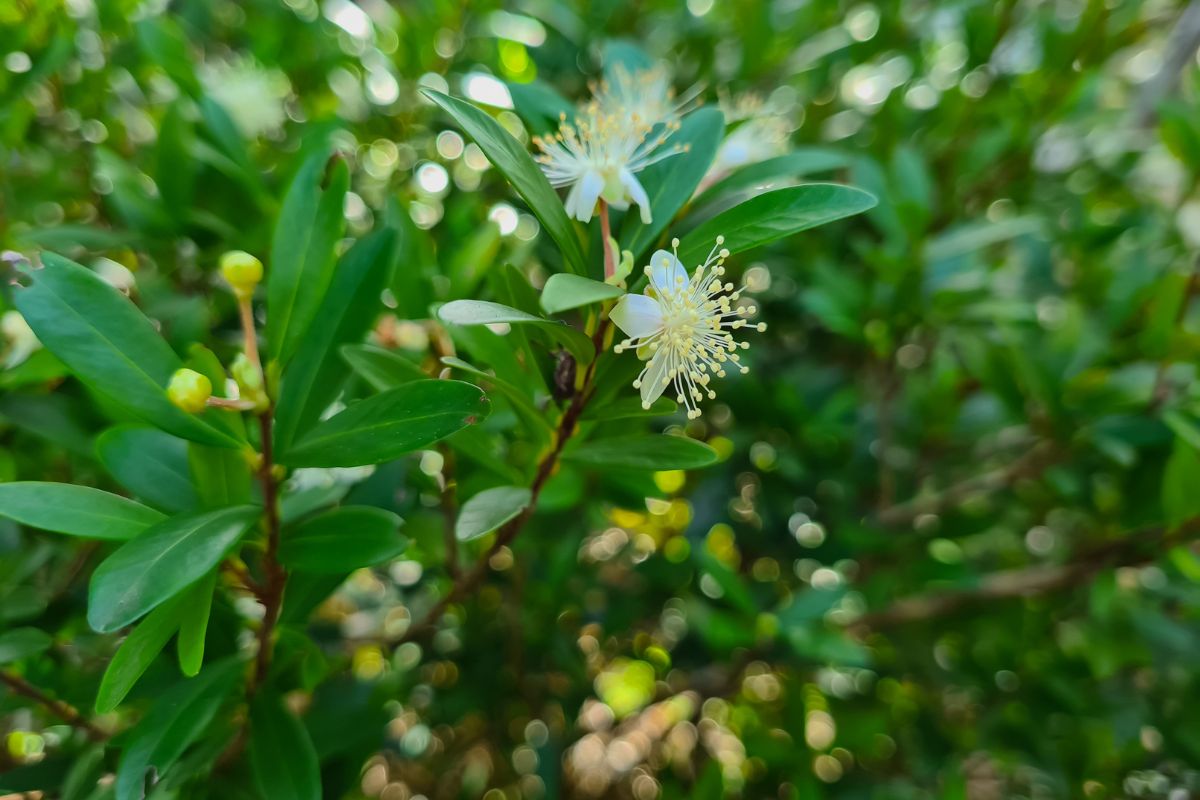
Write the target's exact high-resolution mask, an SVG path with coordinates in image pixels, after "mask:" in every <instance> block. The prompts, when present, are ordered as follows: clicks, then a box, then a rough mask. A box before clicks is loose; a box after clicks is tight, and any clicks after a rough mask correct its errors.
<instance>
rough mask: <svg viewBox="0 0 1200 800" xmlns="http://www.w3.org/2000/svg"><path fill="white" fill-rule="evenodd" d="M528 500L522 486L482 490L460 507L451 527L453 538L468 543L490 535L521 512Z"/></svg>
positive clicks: (528, 495) (529, 496)
mask: <svg viewBox="0 0 1200 800" xmlns="http://www.w3.org/2000/svg"><path fill="white" fill-rule="evenodd" d="M531 499H532V495H531V494H530V491H529V490H528V489H526V488H525V487H523V486H497V487H495V488H494V489H485V490H483V491H482V492H480V493H479V494H477V495H475V496H474V497H472V498H471V499H470V500H468V501H467V502H466V503H464V504H463V507H462V509H461V510H460V511H459V512H458V520H456V521H455V523H454V535H455V536H456V537H457V538H458V540H459V541H460V542H469V541H471V540H472V539H478V538H479V537H480V536H483V535H484V534H485V533H491V532H492V531H494V530H496V529H497V528H499V527H500V526H501V525H503V524H504V523H506V522H508V521H509V520H510V519H513V518H514V517H516V516H517V515H518V514H520V513H521V512H522V511H524V510H525V507H526V506H528V505H529V503H530V500H531Z"/></svg>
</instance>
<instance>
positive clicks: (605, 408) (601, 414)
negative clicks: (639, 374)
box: [580, 397, 679, 422]
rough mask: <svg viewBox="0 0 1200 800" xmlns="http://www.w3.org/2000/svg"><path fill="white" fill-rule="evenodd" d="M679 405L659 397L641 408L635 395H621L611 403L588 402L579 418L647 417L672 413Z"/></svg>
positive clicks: (606, 420)
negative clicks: (646, 406)
mask: <svg viewBox="0 0 1200 800" xmlns="http://www.w3.org/2000/svg"><path fill="white" fill-rule="evenodd" d="M677 408H679V406H678V405H677V404H676V403H675V401H674V400H671V399H669V398H666V397H660V398H658V399H657V400H655V401H654V402H653V403H652V404H651V405H650V408H642V401H641V400H640V399H639V398H637V397H623V398H621V399H620V400H614V401H612V402H611V403H594V404H589V405H588V406H587V408H585V409H584V412H583V414H581V415H580V419H581V420H582V421H584V422H612V421H613V420H618V419H649V418H650V417H664V416H667V415H668V414H674V413H675V410H676V409H677Z"/></svg>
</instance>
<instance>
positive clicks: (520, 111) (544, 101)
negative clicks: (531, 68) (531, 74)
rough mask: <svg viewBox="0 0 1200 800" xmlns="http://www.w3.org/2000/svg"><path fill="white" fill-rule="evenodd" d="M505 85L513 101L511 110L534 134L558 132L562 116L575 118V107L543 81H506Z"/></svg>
mask: <svg viewBox="0 0 1200 800" xmlns="http://www.w3.org/2000/svg"><path fill="white" fill-rule="evenodd" d="M505 85H506V86H507V87H508V94H509V97H511V98H512V101H513V110H514V111H516V112H517V115H518V116H520V117H521V119H522V120H523V121H524V122H525V124H526V125H527V126H529V128H530V130H532V131H533V132H534V133H536V134H547V133H553V132H554V131H556V130H558V126H559V124H560V121H561V119H562V117H561V115H563V114H566V115H567V117H568V118H572V117H574V116H575V106H573V105H572V104H571V101H570V100H567V98H565V97H563V96H562V95H561V94H559V93H558V90H557V89H555V88H554V87H553V86H551V85H550V84H548V83H546V82H545V81H540V80H537V79H536V78H535V79H534V80H532V81H530V82H529V83H517V82H515V81H507V82H505Z"/></svg>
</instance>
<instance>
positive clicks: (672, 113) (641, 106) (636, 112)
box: [593, 64, 698, 125]
mask: <svg viewBox="0 0 1200 800" xmlns="http://www.w3.org/2000/svg"><path fill="white" fill-rule="evenodd" d="M593 92H594V94H595V97H596V105H597V106H599V108H600V110H601V111H602V112H603V113H605V114H611V115H615V116H618V117H621V118H623V119H625V120H627V121H635V122H641V123H642V124H645V125H657V124H659V123H660V122H661V123H667V122H673V121H674V120H677V119H679V115H680V113H681V112H682V111H683V109H684V107H685V106H687V105H688V103H690V102H691V100H692V99H694V98H695V96H696V94H697V93H698V90H692V91H689V92H686V93H685V96H684V97H683V98H676V96H675V90H674V88H672V86H671V73H670V72H668V71H667V68H666V67H665V66H663V65H661V64H659V65H658V66H655V67H652V68H651V69H645V70H639V71H637V72H630V71H629V69H628V68H626V67H625V65H624V64H618V65H616V66H615V67H614V68H613V69H612V72H611V73H610V76H609V78H608V79H606V80H603V81H601V82H600V84H599V85H598V86H594V87H593Z"/></svg>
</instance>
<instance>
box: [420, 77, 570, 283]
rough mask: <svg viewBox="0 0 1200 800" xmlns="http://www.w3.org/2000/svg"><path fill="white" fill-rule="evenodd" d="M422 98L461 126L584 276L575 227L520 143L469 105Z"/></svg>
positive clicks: (434, 94)
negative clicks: (440, 109) (442, 110)
mask: <svg viewBox="0 0 1200 800" xmlns="http://www.w3.org/2000/svg"><path fill="white" fill-rule="evenodd" d="M424 94H425V96H426V97H428V98H429V99H430V100H432V101H433V102H434V103H436V104H438V105H439V106H441V107H442V109H444V110H445V111H446V112H447V113H448V114H450V116H451V117H453V118H454V120H455V122H457V123H458V124H459V125H461V126H462V128H463V130H464V131H466V132H467V135H468V136H470V137H471V138H472V139H473V140H474V141H475V144H477V145H479V148H480V149H481V150H483V153H484V155H486V156H487V157H488V160H489V161H491V162H492V165H493V166H495V167H496V169H498V170H499V171H500V173H501V174H502V175H504V177H505V178H507V179H508V182H509V183H511V184H512V186H513V188H514V189H516V191H517V194H519V195H520V196H521V198H522V199H523V200H524V201H525V202H526V203H528V204H529V208H530V210H531V211H533V213H534V216H536V217H537V218H538V221H539V222H541V223H542V227H543V228H545V229H546V233H548V234H550V238H551V239H553V240H554V243H555V244H557V245H558V247H559V249H560V250H561V251H562V253H563V260H564V261H565V262H566V265H567V269H569V270H570V271H571V272H574V273H576V274H578V275H586V274H587V271H588V270H587V261H586V260H584V257H583V248H582V247H580V244H579V237H578V236H577V235H576V232H575V227H574V225H572V224H571V220H570V219H569V218H568V217H567V212H566V210H565V209H564V208H563V204H562V201H561V200H560V199H559V198H558V195H557V194H555V192H554V188H553V187H552V186H550V182H549V181H547V180H546V176H545V175H543V174H542V171H541V170H540V169H539V168H538V165H537V162H535V161H534V160H533V157H532V156H530V155H529V153H527V152H526V151H525V148H523V147H522V146H521V143H520V142H518V141H517V140H516V139H514V138H513V137H512V136H511V135H510V134H509V133H508V131H506V130H504V129H503V128H501V127H500V125H499V123H497V122H496V121H495V120H494V119H492V118H491V117H490V116H488V115H487V113H486V112H484V111H481V110H480V109H478V108H476V107H475V106H473V105H471V104H470V103H466V102H464V101H462V100H458V99H456V98H453V97H449V96H447V95H444V94H442V93H440V92H434V91H431V90H428V89H426V90H424Z"/></svg>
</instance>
